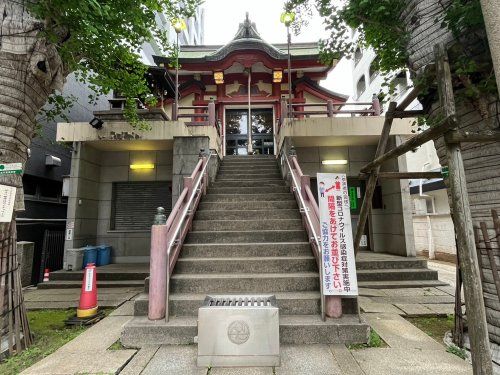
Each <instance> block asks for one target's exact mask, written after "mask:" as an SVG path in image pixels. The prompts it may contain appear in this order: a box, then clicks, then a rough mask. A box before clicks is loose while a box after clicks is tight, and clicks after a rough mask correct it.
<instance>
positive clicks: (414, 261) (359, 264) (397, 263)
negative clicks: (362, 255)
mask: <svg viewBox="0 0 500 375" xmlns="http://www.w3.org/2000/svg"><path fill="white" fill-rule="evenodd" d="M356 268H357V269H358V270H379V269H398V268H417V269H418V268H423V269H425V268H427V260H425V259H420V258H403V257H402V258H401V259H395V260H356Z"/></svg>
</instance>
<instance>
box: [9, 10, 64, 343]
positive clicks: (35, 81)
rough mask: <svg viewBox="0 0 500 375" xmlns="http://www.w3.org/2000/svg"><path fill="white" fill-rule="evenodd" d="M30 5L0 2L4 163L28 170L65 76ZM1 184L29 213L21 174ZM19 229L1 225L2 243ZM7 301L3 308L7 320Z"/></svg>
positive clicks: (13, 268) (13, 270)
mask: <svg viewBox="0 0 500 375" xmlns="http://www.w3.org/2000/svg"><path fill="white" fill-rule="evenodd" d="M27 4H28V2H27V1H22V0H17V1H11V0H3V1H2V2H0V17H1V18H0V93H1V94H0V162H1V163H22V165H23V169H24V165H25V163H26V159H27V155H28V148H29V146H30V143H31V139H32V137H33V134H34V131H35V126H36V120H35V117H36V115H37V113H38V111H39V110H40V108H41V107H42V106H43V105H44V104H45V103H46V102H47V99H48V96H49V95H50V94H51V93H52V92H53V91H54V90H55V89H58V90H60V89H62V85H63V82H64V77H65V75H64V71H63V65H62V63H61V59H60V57H59V55H58V52H57V50H56V48H55V47H54V45H51V44H49V43H47V42H46V41H45V40H44V39H43V38H38V34H39V33H40V30H41V29H43V27H44V24H43V22H40V21H38V20H36V19H35V18H33V17H32V16H31V15H30V14H29V13H28V10H27ZM0 184H2V185H9V186H15V187H16V188H17V194H16V202H15V206H14V209H15V210H16V211H20V210H24V196H23V190H22V178H21V175H16V174H11V175H0ZM14 229H15V220H13V221H12V222H11V223H0V239H1V240H6V239H11V240H12V241H15V231H14ZM14 257H15V259H14V261H13V262H11V263H9V266H8V269H7V273H16V272H17V271H16V270H17V257H16V255H15V252H14ZM12 276H13V278H14V275H12ZM2 281H3V279H2ZM14 285H15V284H14ZM19 287H20V284H19ZM8 289H9V288H8V287H6V285H5V283H3V282H2V284H1V291H0V292H1V293H0V294H1V296H0V298H2V297H3V300H4V302H5V301H8V300H9V296H8V294H9V293H18V295H21V293H22V291H21V290H8ZM21 300H22V298H21ZM5 303H7V302H5ZM5 303H4V304H3V305H1V306H0V316H2V317H4V312H5V308H6V305H5ZM7 321H8V319H7V317H6V316H5V317H4V318H3V319H2V322H1V326H0V329H1V333H2V336H3V335H5V334H6V330H5V327H7V324H8V322H7ZM3 338H4V337H0V342H1V339H3Z"/></svg>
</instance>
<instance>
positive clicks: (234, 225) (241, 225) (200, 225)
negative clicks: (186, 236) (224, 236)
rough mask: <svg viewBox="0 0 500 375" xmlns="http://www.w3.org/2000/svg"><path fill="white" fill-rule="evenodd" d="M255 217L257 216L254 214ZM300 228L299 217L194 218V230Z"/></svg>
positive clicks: (301, 227)
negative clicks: (257, 218)
mask: <svg viewBox="0 0 500 375" xmlns="http://www.w3.org/2000/svg"><path fill="white" fill-rule="evenodd" d="M255 217H257V216H255ZM292 229H293V230H301V229H304V227H303V225H302V220H300V219H268V218H267V217H265V216H262V219H260V220H195V221H194V222H193V230H194V231H236V230H292Z"/></svg>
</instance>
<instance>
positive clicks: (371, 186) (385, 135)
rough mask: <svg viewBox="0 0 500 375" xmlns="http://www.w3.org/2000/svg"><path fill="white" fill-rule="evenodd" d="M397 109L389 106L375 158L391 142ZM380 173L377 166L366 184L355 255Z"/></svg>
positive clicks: (355, 243)
mask: <svg viewBox="0 0 500 375" xmlns="http://www.w3.org/2000/svg"><path fill="white" fill-rule="evenodd" d="M395 109H396V103H395V102H391V103H390V104H389V110H388V111H387V113H386V115H385V121H384V127H383V128H382V134H381V135H380V139H379V141H378V146H377V151H376V152H375V158H378V157H380V156H381V155H382V154H383V153H384V152H385V149H386V147H387V142H388V141H389V134H390V133H391V127H392V120H393V117H392V113H393V112H394V110H395ZM379 171H380V165H378V166H376V167H375V168H374V169H373V170H372V171H371V174H370V177H368V182H367V183H366V190H365V197H364V198H363V203H362V204H361V210H360V212H359V221H358V227H357V228H356V236H355V237H354V255H356V254H357V253H358V251H359V244H360V242H361V236H362V235H363V231H364V229H365V225H366V221H367V219H368V213H369V212H370V208H371V206H372V199H373V193H374V191H375V186H376V185H377V175H378V172H379Z"/></svg>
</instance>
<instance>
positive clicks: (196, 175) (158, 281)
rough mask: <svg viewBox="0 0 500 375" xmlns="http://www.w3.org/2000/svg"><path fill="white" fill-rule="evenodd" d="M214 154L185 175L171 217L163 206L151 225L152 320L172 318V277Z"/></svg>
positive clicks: (202, 158)
mask: <svg viewBox="0 0 500 375" xmlns="http://www.w3.org/2000/svg"><path fill="white" fill-rule="evenodd" d="M211 156H212V155H211V154H208V155H204V150H202V152H201V153H200V159H199V161H198V164H196V167H195V168H194V171H193V173H191V176H189V177H184V189H183V190H182V192H181V194H180V196H179V198H178V200H177V203H176V204H175V206H174V207H173V208H172V212H171V213H170V215H169V217H168V219H167V218H166V217H165V215H162V214H163V212H161V208H159V209H158V210H159V212H158V214H157V216H156V218H155V224H154V225H153V226H152V228H151V255H150V257H151V258H150V277H149V278H150V280H149V311H148V317H149V319H150V320H159V319H163V318H165V320H166V321H167V322H168V319H169V299H170V288H169V287H170V277H171V275H172V272H173V270H174V267H175V264H176V262H177V259H178V257H179V253H180V251H181V248H182V245H183V243H184V239H185V238H186V235H187V234H188V232H189V230H190V229H191V226H192V221H193V217H194V214H195V212H196V209H197V208H198V204H199V202H200V199H201V197H202V196H203V195H205V194H206V191H207V186H208V171H207V168H208V164H209V162H210V158H211Z"/></svg>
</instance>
